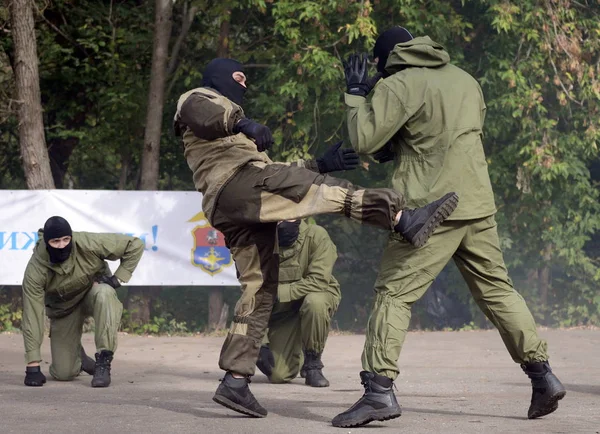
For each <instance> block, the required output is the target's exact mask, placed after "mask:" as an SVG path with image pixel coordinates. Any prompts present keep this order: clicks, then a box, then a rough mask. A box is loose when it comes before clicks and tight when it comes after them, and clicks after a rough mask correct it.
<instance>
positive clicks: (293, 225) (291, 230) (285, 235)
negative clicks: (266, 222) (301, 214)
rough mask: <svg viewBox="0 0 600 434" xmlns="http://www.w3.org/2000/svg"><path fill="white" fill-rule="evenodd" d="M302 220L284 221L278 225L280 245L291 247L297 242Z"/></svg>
mask: <svg viewBox="0 0 600 434" xmlns="http://www.w3.org/2000/svg"><path fill="white" fill-rule="evenodd" d="M300 223H301V221H300V220H296V221H293V222H289V221H283V222H281V223H279V224H278V225H277V239H278V240H279V247H289V246H291V245H292V244H294V243H295V242H296V240H297V239H298V235H299V233H300Z"/></svg>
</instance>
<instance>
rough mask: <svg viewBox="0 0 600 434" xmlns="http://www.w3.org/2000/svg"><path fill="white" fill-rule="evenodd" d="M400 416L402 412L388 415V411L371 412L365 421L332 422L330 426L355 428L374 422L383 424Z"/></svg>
mask: <svg viewBox="0 0 600 434" xmlns="http://www.w3.org/2000/svg"><path fill="white" fill-rule="evenodd" d="M400 416H402V410H398V412H394V413H390V412H389V410H386V411H381V412H377V411H375V412H372V413H371V414H370V415H369V416H368V417H367V418H365V419H354V420H347V421H344V422H339V423H336V424H334V423H333V422H332V425H333V426H335V427H339V428H355V427H358V426H363V425H366V424H368V423H371V422H374V421H377V422H383V421H386V420H392V419H396V418H398V417H400Z"/></svg>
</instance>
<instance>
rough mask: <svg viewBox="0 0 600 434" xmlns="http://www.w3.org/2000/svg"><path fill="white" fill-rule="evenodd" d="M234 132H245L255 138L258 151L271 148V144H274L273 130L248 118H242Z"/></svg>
mask: <svg viewBox="0 0 600 434" xmlns="http://www.w3.org/2000/svg"><path fill="white" fill-rule="evenodd" d="M233 132H234V133H236V134H238V133H244V134H245V135H247V136H248V137H250V138H251V139H254V142H255V143H256V148H257V149H258V152H263V151H266V150H267V149H271V145H273V135H272V134H271V130H270V129H269V128H268V127H266V126H264V125H262V124H259V123H258V122H254V121H253V120H251V119H248V118H244V119H240V121H239V122H238V123H237V124H235V126H234V127H233Z"/></svg>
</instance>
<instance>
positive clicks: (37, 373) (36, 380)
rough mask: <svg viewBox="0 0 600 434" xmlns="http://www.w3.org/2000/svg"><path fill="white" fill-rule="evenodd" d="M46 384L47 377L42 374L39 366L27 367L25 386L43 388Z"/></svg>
mask: <svg viewBox="0 0 600 434" xmlns="http://www.w3.org/2000/svg"><path fill="white" fill-rule="evenodd" d="M45 382H46V376H45V375H44V374H42V369H41V368H40V367H39V366H27V367H26V368H25V386H34V387H41V386H43V385H44V383H45Z"/></svg>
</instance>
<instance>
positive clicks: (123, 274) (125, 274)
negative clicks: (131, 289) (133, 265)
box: [115, 267, 131, 283]
mask: <svg viewBox="0 0 600 434" xmlns="http://www.w3.org/2000/svg"><path fill="white" fill-rule="evenodd" d="M115 277H116V278H117V279H119V280H120V281H121V282H125V283H127V282H129V279H131V273H130V272H129V271H127V270H126V269H124V268H123V267H119V268H117V271H115Z"/></svg>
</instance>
